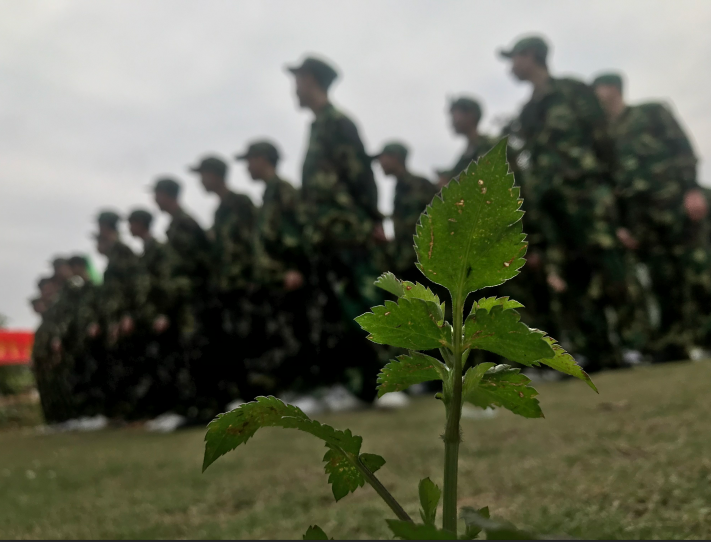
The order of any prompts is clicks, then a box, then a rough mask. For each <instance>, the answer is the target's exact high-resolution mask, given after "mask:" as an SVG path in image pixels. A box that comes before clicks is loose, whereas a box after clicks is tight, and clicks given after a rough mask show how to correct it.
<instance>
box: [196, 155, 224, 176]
mask: <svg viewBox="0 0 711 542" xmlns="http://www.w3.org/2000/svg"><path fill="white" fill-rule="evenodd" d="M190 171H194V172H195V173H208V172H209V173H215V174H216V175H219V176H220V177H225V176H226V175H227V164H226V163H225V161H224V160H220V159H219V158H217V157H216V156H206V157H205V158H203V159H202V160H201V161H200V163H199V164H198V165H197V166H193V167H191V168H190Z"/></svg>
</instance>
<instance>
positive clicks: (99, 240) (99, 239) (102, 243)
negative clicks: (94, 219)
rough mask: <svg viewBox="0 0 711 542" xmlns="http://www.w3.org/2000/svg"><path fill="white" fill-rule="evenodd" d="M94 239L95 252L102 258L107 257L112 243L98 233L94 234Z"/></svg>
mask: <svg viewBox="0 0 711 542" xmlns="http://www.w3.org/2000/svg"><path fill="white" fill-rule="evenodd" d="M94 237H95V238H96V252H98V253H99V254H101V255H102V256H107V255H108V254H109V251H110V250H111V247H112V246H113V241H112V240H111V239H110V238H108V237H106V236H105V235H102V234H100V233H98V234H96V235H95V236H94Z"/></svg>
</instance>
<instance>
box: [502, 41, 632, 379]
mask: <svg viewBox="0 0 711 542" xmlns="http://www.w3.org/2000/svg"><path fill="white" fill-rule="evenodd" d="M547 54H548V46H547V44H546V42H545V41H544V40H543V39H541V38H539V37H528V38H524V39H521V40H519V41H518V42H517V43H516V44H515V46H514V47H513V49H511V50H509V51H502V52H501V56H503V57H504V58H506V59H509V60H510V61H511V64H512V73H513V74H514V76H515V77H516V78H517V79H519V80H521V81H526V82H528V83H530V84H531V86H532V87H533V92H532V96H531V99H530V100H529V102H528V103H527V104H526V105H525V106H524V108H523V110H522V111H521V113H520V115H519V118H518V126H517V128H516V131H517V136H518V137H520V138H521V140H522V141H523V144H524V146H523V150H522V152H521V156H520V157H519V158H520V159H519V164H520V165H521V166H522V169H523V171H522V178H521V182H520V184H521V190H522V195H523V197H524V200H525V203H524V207H523V209H524V210H525V211H526V218H527V222H526V230H527V231H529V232H531V233H530V234H529V258H528V266H529V267H531V268H532V269H531V271H532V272H531V273H529V274H528V275H529V276H528V277H527V278H528V280H529V282H528V284H527V286H528V288H529V289H533V290H540V289H545V285H544V283H542V280H543V277H545V283H547V285H548V286H549V288H550V289H549V293H550V300H549V301H550V314H551V316H552V319H551V321H549V322H545V319H546V318H545V316H543V315H544V314H546V313H548V312H549V311H547V310H545V307H536V309H537V310H538V311H539V319H538V321H537V322H535V323H536V324H538V323H540V322H541V321H543V323H544V324H545V325H546V327H544V328H543V329H546V330H547V331H550V332H551V334H553V335H554V336H556V337H557V338H559V339H561V340H562V341H564V342H566V343H568V346H569V347H570V349H571V350H572V351H573V352H575V353H576V354H577V355H578V357H579V360H580V361H581V362H583V363H584V364H585V365H586V368H588V369H591V370H597V369H599V368H601V367H603V366H608V367H616V366H619V365H620V363H621V357H620V352H619V351H618V349H617V348H615V347H614V346H613V344H612V342H611V340H610V335H611V334H610V333H609V331H610V330H609V327H608V322H607V321H608V318H607V317H606V311H608V310H609V308H610V307H616V308H618V309H620V308H621V309H624V307H625V306H628V305H627V301H628V297H627V296H628V292H627V284H626V272H625V266H624V260H623V257H622V253H621V247H620V246H619V245H618V241H617V238H616V235H615V230H616V224H617V220H618V217H617V211H616V204H615V199H614V194H613V192H612V175H613V172H614V170H615V167H616V161H615V149H614V143H613V142H612V140H611V139H610V137H609V135H608V132H607V122H606V119H605V115H604V112H603V111H602V108H601V107H600V104H599V103H598V101H597V98H596V96H595V93H594V92H593V90H592V88H590V87H589V86H587V85H585V84H584V83H581V82H579V81H576V80H573V79H557V78H553V77H551V76H550V74H549V72H548V67H547ZM541 269H542V270H543V271H544V272H543V273H540V271H539V270H541ZM537 271H539V272H538V273H536V272H537ZM502 291H503V292H506V289H505V287H504V288H502Z"/></svg>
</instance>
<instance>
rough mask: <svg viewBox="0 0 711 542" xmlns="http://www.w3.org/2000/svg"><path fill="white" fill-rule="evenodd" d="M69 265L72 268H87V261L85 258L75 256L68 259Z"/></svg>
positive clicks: (79, 255) (78, 255)
mask: <svg viewBox="0 0 711 542" xmlns="http://www.w3.org/2000/svg"><path fill="white" fill-rule="evenodd" d="M69 265H71V266H72V267H74V266H76V265H81V266H83V267H89V260H87V258H86V256H82V255H81V254H76V255H74V256H72V257H71V258H69Z"/></svg>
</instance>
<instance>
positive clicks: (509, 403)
mask: <svg viewBox="0 0 711 542" xmlns="http://www.w3.org/2000/svg"><path fill="white" fill-rule="evenodd" d="M521 203H522V201H521V200H520V199H519V189H518V187H516V186H514V179H513V175H512V174H511V173H509V171H508V164H507V163H506V142H505V141H502V142H500V143H499V144H498V145H496V146H495V147H494V148H493V149H492V150H491V152H489V153H488V154H487V155H486V156H484V157H483V158H482V159H481V160H480V161H479V162H478V163H472V164H470V165H469V167H468V168H467V170H466V172H463V173H462V174H461V175H460V176H459V178H458V179H456V180H454V181H452V182H450V183H449V185H447V186H446V187H444V188H443V189H442V191H441V194H440V195H439V196H437V197H435V198H434V200H433V201H432V204H431V205H429V206H428V207H427V209H426V211H425V213H423V214H422V216H421V217H420V222H419V224H418V225H417V231H416V235H415V237H414V242H415V251H416V253H417V258H418V264H417V265H418V267H419V268H420V270H421V271H422V272H423V274H424V275H425V276H426V277H427V278H429V279H430V280H431V281H433V282H435V283H437V284H440V285H441V286H444V287H445V288H447V289H448V290H449V292H450V295H451V303H452V306H451V312H452V323H450V322H447V321H445V317H444V315H445V312H446V311H445V304H444V303H443V302H441V300H440V299H439V297H438V296H437V295H435V294H434V292H432V290H431V289H429V288H427V287H425V286H423V285H421V284H419V283H412V282H406V281H401V280H399V279H398V278H397V277H396V276H395V275H393V274H392V273H385V274H383V275H382V276H381V277H379V278H378V280H377V281H376V282H375V285H376V286H378V287H380V288H382V289H383V290H385V291H387V292H389V293H391V294H392V295H394V296H396V298H397V299H396V300H395V301H390V300H389V301H386V302H385V304H384V305H382V306H377V307H373V308H372V309H371V312H368V313H366V314H363V315H361V316H359V317H358V318H356V322H358V324H360V326H361V327H362V328H363V329H364V330H365V331H367V332H368V339H370V340H371V341H373V342H375V343H378V344H386V345H390V346H394V347H399V348H406V349H408V350H409V352H408V354H406V355H401V356H398V357H397V359H396V360H392V361H391V362H390V363H388V364H387V365H386V366H385V367H384V368H383V369H382V371H381V372H380V375H379V377H378V395H379V396H382V395H384V394H385V393H388V392H393V391H400V390H403V389H405V388H407V387H409V386H412V385H413V384H417V383H420V382H426V381H431V380H441V381H442V386H443V393H442V394H438V398H439V399H441V400H442V402H443V403H444V406H445V413H446V419H447V420H446V430H445V433H444V435H443V440H444V443H445V469H444V490H443V491H440V489H439V487H438V486H436V485H435V484H434V483H433V482H432V481H431V480H430V479H429V478H425V479H424V480H422V481H421V482H420V485H419V495H420V504H421V506H422V508H421V510H420V515H421V517H422V521H423V522H424V524H415V523H414V522H413V521H412V519H411V518H410V517H409V516H408V515H407V513H406V512H405V511H404V510H403V509H402V507H401V506H400V505H399V503H398V502H397V501H396V500H395V499H394V497H393V496H392V495H391V494H390V493H389V492H388V491H387V490H386V489H385V487H384V486H383V485H382V484H381V483H380V481H379V480H378V479H377V478H376V477H375V475H374V474H373V473H374V472H376V471H377V470H378V469H380V468H381V467H382V466H383V464H384V463H385V460H384V459H383V458H382V457H380V456H375V455H370V454H361V453H360V448H361V442H362V439H361V438H360V437H358V436H355V435H352V434H351V433H350V431H348V430H346V431H338V430H336V429H334V428H332V427H329V426H327V425H323V424H320V423H318V422H316V421H313V420H311V419H309V418H308V417H307V416H306V415H305V414H304V413H303V412H301V410H299V409H298V408H296V407H293V406H289V405H285V404H284V403H282V402H281V401H279V400H278V399H275V398H273V397H259V398H258V399H257V401H256V402H253V403H247V404H245V405H242V406H240V407H239V408H238V409H236V410H234V411H232V412H229V413H227V414H223V415H221V416H219V417H218V418H217V419H216V420H214V421H213V422H212V423H211V424H210V426H209V427H208V432H207V436H206V437H205V440H206V447H205V461H204V468H207V467H208V466H209V465H210V464H212V462H214V461H215V460H216V459H217V458H218V457H220V456H221V455H223V454H225V453H227V452H228V451H230V450H233V449H234V448H236V447H237V446H239V445H241V444H244V443H245V442H247V440H249V438H251V437H252V436H253V435H254V433H255V432H256V431H257V430H258V429H259V428H260V427H276V426H278V427H285V428H294V429H298V430H300V431H305V432H307V433H311V434H312V435H314V436H316V437H318V438H320V439H322V440H323V441H324V442H325V443H326V446H327V448H328V451H327V452H326V455H325V456H324V461H325V462H326V469H325V470H326V472H327V473H328V475H329V479H328V480H329V483H330V484H331V487H332V490H333V495H334V497H335V498H336V500H339V499H341V498H343V497H344V496H346V495H348V493H350V492H352V491H355V490H356V489H357V488H358V487H362V486H363V485H364V484H365V482H366V481H367V482H369V484H370V485H371V486H372V487H373V489H374V490H375V491H376V492H377V493H378V494H379V495H380V497H381V498H382V499H383V500H384V501H385V503H386V504H387V505H388V506H389V507H390V508H391V510H392V511H393V512H394V513H395V515H396V516H397V518H398V519H396V520H388V526H389V527H390V529H391V530H392V532H393V534H394V535H395V536H396V537H399V538H403V539H406V540H456V539H457V531H458V524H457V521H458V514H457V472H458V471H457V465H458V460H459V459H458V457H459V456H458V454H459V442H460V438H461V428H460V424H459V420H460V417H461V409H462V404H463V402H464V401H466V402H468V403H471V404H473V405H475V406H477V407H481V408H489V407H499V408H505V409H508V410H510V411H511V412H513V413H515V414H518V415H520V416H523V417H526V418H541V417H543V412H542V411H541V408H540V405H539V403H538V400H537V399H536V396H537V395H538V392H537V391H536V390H535V389H534V388H533V387H531V386H530V385H529V384H530V380H529V379H528V378H527V377H526V376H525V375H522V374H521V373H520V370H519V369H515V368H512V367H511V366H509V365H505V364H499V365H497V364H495V363H481V364H479V365H474V366H473V367H468V368H467V367H466V362H467V357H468V355H469V353H470V351H471V350H477V349H479V350H486V351H488V352H491V353H493V354H496V355H498V356H501V357H502V358H504V359H507V360H510V361H512V362H517V363H521V364H523V365H528V366H538V365H540V364H545V365H548V366H549V367H551V368H553V369H557V370H559V371H562V372H564V373H566V374H568V375H571V376H574V377H576V378H579V379H581V380H584V381H585V382H586V383H587V384H588V385H589V386H591V387H592V388H593V389H594V390H595V391H597V390H596V389H595V386H594V385H593V384H592V382H591V380H590V377H589V376H588V375H587V374H586V373H585V372H584V371H583V370H582V369H581V368H580V367H579V366H578V365H577V364H576V363H575V361H574V360H573V358H572V357H571V356H570V355H569V354H568V353H566V352H565V351H564V350H563V349H562V348H561V347H560V346H559V345H558V344H557V343H556V342H555V340H554V339H551V338H550V337H547V336H546V335H545V333H544V332H542V331H539V330H536V329H531V328H529V327H528V326H526V325H525V324H524V323H523V322H521V321H520V315H519V313H518V312H517V310H516V309H518V308H520V307H521V306H522V305H521V304H520V303H519V302H517V301H515V300H512V299H509V298H507V297H503V298H496V297H488V298H482V299H480V300H479V301H478V302H477V303H474V304H473V307H472V310H471V312H470V314H469V315H468V316H467V318H466V319H464V314H463V312H464V302H465V300H466V299H467V297H468V296H469V294H470V293H472V292H475V291H477V290H480V289H482V288H485V287H490V286H497V285H499V284H502V283H503V282H505V281H507V280H509V279H511V278H513V277H515V276H516V275H517V274H518V273H519V269H520V268H521V267H522V266H523V265H524V263H525V260H524V259H523V256H524V255H525V254H526V248H527V244H526V242H525V235H524V234H523V230H522V226H521V217H522V216H523V212H522V211H521V210H520V207H521ZM434 350H438V351H439V352H440V353H441V355H442V360H441V361H440V360H438V359H437V358H435V357H432V356H431V355H428V354H425V353H423V352H421V351H434ZM418 351H419V352H418ZM441 497H443V498H442V501H443V513H442V516H443V520H442V529H439V528H437V526H436V525H435V520H436V514H437V506H438V504H439V501H440V498H441ZM488 515H489V514H488V509H487V508H482V509H481V510H479V511H475V510H473V509H463V510H462V518H463V519H464V522H465V524H466V529H465V534H464V535H463V538H469V539H470V538H473V537H475V536H477V535H479V534H480V532H481V531H485V532H486V535H487V538H490V539H494V538H519V539H520V538H525V537H530V535H529V534H528V533H525V532H523V531H520V530H518V529H516V528H514V527H512V526H510V525H508V524H505V523H499V522H495V521H492V520H491V519H489V517H488ZM307 535H309V536H312V537H315V536H318V537H321V538H320V539H325V534H324V533H323V531H321V530H320V529H319V528H317V527H312V528H310V529H309V531H307ZM305 537H306V535H305Z"/></svg>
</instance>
